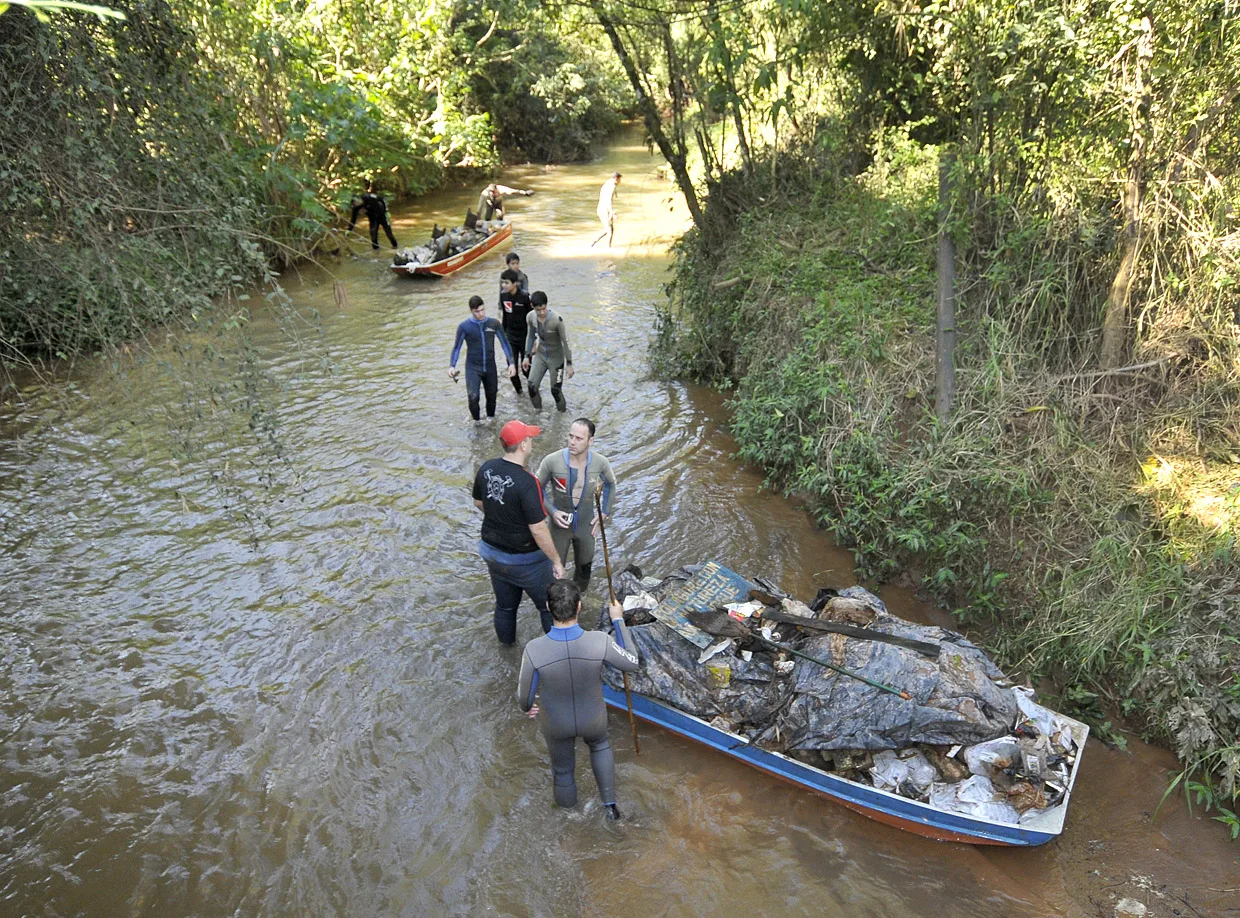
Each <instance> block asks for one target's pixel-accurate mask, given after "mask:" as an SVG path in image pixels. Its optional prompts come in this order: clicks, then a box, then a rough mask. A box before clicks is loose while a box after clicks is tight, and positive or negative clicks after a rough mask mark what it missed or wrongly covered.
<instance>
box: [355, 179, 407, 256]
mask: <svg viewBox="0 0 1240 918" xmlns="http://www.w3.org/2000/svg"><path fill="white" fill-rule="evenodd" d="M352 203H353V214H352V216H350V217H349V232H353V227H354V226H355V225H356V224H357V216H358V214H360V213H361V212H362V211H363V210H364V211H366V219H367V220H368V221H370V247H371V248H372V249H377V248H379V227H383V232H385V233H387V237H388V241H389V242H390V243H392V248H396V237H395V236H393V235H392V224H390V223H388V209H387V201H385V200H383V196H382V195H379V194H375V186H374V185H371V186H370V187H369V188H367V189H366V193H365V194H362V195H355V196H354V198H353V201H352Z"/></svg>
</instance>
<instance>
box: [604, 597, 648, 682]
mask: <svg viewBox="0 0 1240 918" xmlns="http://www.w3.org/2000/svg"><path fill="white" fill-rule="evenodd" d="M607 614H608V615H609V616H611V626H612V628H613V629H614V631H615V635H616V636H615V638H614V640H610V641H608V642H607V650H606V652H605V653H604V655H603V662H604V663H610V664H611V665H612V666H614V667H615V668H616V669H618V670H620V671H621V672H622V673H631V672H633V671H634V670H635V669H637V667H638V666H640V665H641V661H640V660H638V658H637V645H636V644H635V643H634V642H633V638H632V637H631V636H630V635H629V629H628V627H627V626H626V625H625V624H624V608H623V607H622V606H621V605H620V603H618V602H613V603H612V604H611V606H610V607H609V608H608V610H607Z"/></svg>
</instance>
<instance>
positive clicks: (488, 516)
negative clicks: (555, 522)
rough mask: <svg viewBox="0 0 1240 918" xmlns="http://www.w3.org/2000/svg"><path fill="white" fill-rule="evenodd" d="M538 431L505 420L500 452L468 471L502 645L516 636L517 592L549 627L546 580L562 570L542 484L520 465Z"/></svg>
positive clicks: (527, 458)
mask: <svg viewBox="0 0 1240 918" xmlns="http://www.w3.org/2000/svg"><path fill="white" fill-rule="evenodd" d="M541 432H542V431H541V430H540V429H539V428H537V427H535V426H534V425H532V424H523V423H522V422H520V421H509V422H508V423H507V424H505V425H504V426H503V427H502V428H501V429H500V432H499V439H500V442H501V443H503V444H504V455H503V456H501V457H499V458H498V459H491V460H489V461H487V462H484V463H483V464H482V468H480V469H478V474H477V475H476V476H474V505H475V506H477V508H478V509H479V510H481V511H482V538H481V540H480V541H479V542H478V554H480V555H481V556H482V560H483V561H485V562H486V565H487V571H488V572H489V573H490V574H491V588H492V589H493V590H494V591H495V635H496V637H498V638H499V640H500V643H501V644H504V645H507V646H511V645H512V644H514V643H515V642H516V640H517V609H518V607H519V606H520V605H521V594H522V593H525V594H526V595H528V596H529V597H530V599H531V600H532V601H533V603H534V605H535V606H536V607H537V609H538V614H539V617H540V618H541V619H542V629H543V632H544V633H545V632H548V631H550V630H551V624H552V618H551V611H550V610H549V609H548V608H547V586H548V585H549V584H550V583H551V581H552V580H558V579H560V578H561V577H563V576H564V565H563V564H561V563H560V555H559V552H557V551H556V550H555V543H554V542H553V541H552V540H551V531H550V529H549V528H548V527H547V508H546V506H545V505H544V504H543V495H542V488H541V487H540V486H539V484H538V479H537V478H535V477H534V476H533V475H532V474H530V472H529V470H528V469H527V468H526V466H527V465H528V463H529V461H530V454H531V453H532V452H533V451H534V440H533V438H534V437H536V436H538V435H539V434H540V433H541Z"/></svg>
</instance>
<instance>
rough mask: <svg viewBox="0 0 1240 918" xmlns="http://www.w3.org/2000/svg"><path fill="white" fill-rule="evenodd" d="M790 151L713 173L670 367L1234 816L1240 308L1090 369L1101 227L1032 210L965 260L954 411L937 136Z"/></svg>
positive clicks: (774, 462)
mask: <svg viewBox="0 0 1240 918" xmlns="http://www.w3.org/2000/svg"><path fill="white" fill-rule="evenodd" d="M781 163H782V164H781V165H780V166H779V167H778V168H777V169H776V171H775V175H776V180H775V181H774V182H766V181H764V182H762V183H757V182H753V181H745V180H742V179H741V178H739V177H738V176H725V179H724V181H723V182H722V183H720V184H719V185H717V186H716V187H715V188H713V189H712V192H711V195H710V198H709V200H708V203H707V219H706V220H704V221H703V225H702V227H701V228H699V229H696V230H694V231H693V232H692V233H690V234H689V235H688V236H687V237H686V238H685V240H684V241H683V242H682V245H681V249H680V253H679V264H678V271H677V277H676V280H675V283H674V284H673V285H672V288H671V297H670V300H669V304H668V306H667V308H666V312H665V314H664V316H663V324H662V334H661V338H660V343H659V356H660V359H661V360H663V361H664V362H665V364H666V366H667V368H668V369H669V370H670V371H672V372H678V373H682V374H687V375H691V376H695V377H697V378H701V379H706V380H709V381H711V382H713V383H715V384H716V385H719V386H722V387H725V388H730V389H732V390H734V393H735V395H734V398H733V401H732V410H733V412H734V417H733V429H734V431H735V434H736V436H737V438H738V442H739V443H740V446H741V454H742V455H743V457H744V458H746V459H748V460H751V461H753V462H755V463H757V464H759V465H761V466H762V467H763V468H765V469H766V470H767V472H768V473H769V480H770V482H771V483H772V484H773V485H775V486H778V487H780V488H782V489H785V490H787V491H790V492H797V493H800V494H802V495H804V496H805V497H807V498H808V500H809V501H810V505H811V506H812V507H813V509H814V512H815V514H816V516H817V518H818V520H819V521H820V522H821V524H822V525H823V526H824V527H825V528H827V529H829V530H830V531H831V532H832V533H833V535H834V536H835V538H836V539H837V540H838V541H839V542H840V543H841V544H843V545H846V546H851V547H852V548H853V550H854V552H855V556H856V562H857V567H858V570H859V572H860V573H862V574H863V575H864V576H867V577H870V578H875V579H877V580H880V581H881V580H883V579H889V578H891V577H893V576H895V575H896V574H897V572H904V571H907V572H912V573H913V574H914V576H915V577H916V579H917V580H918V582H919V583H920V585H921V586H922V587H923V588H924V589H925V590H926V591H928V592H929V593H931V594H933V595H934V596H935V597H936V598H937V599H939V600H940V601H941V602H943V603H945V604H946V605H947V606H948V607H949V608H951V609H952V610H953V611H954V613H955V614H956V615H957V616H958V617H959V618H960V619H961V620H962V621H963V622H966V623H983V622H984V623H985V624H986V630H987V633H988V635H989V640H990V643H991V645H992V649H993V650H994V651H995V652H996V653H997V655H998V656H999V657H1000V658H1001V659H1002V662H1003V664H1004V665H1005V666H1006V667H1008V668H1010V669H1013V670H1016V671H1019V672H1022V673H1024V674H1026V675H1028V676H1030V677H1031V678H1035V679H1036V678H1039V677H1043V676H1049V677H1052V678H1053V679H1054V682H1055V684H1056V685H1058V686H1059V687H1060V688H1061V691H1062V696H1063V697H1062V698H1061V699H1059V702H1060V703H1061V704H1063V705H1064V706H1065V707H1069V708H1072V709H1075V710H1077V711H1080V712H1082V713H1084V714H1085V715H1086V717H1087V718H1088V719H1090V720H1091V721H1092V722H1093V723H1094V724H1095V725H1096V726H1097V727H1099V728H1100V733H1101V734H1102V735H1103V737H1104V738H1105V737H1111V738H1117V733H1116V730H1115V728H1114V727H1113V725H1112V723H1111V722H1110V721H1111V719H1112V718H1114V717H1115V716H1117V715H1118V716H1119V717H1122V718H1123V721H1124V723H1125V724H1127V725H1131V726H1133V727H1135V728H1137V729H1139V730H1140V731H1141V732H1142V733H1143V734H1144V735H1146V736H1148V737H1150V738H1153V739H1155V740H1158V741H1160V742H1163V743H1166V744H1168V745H1169V746H1171V747H1172V748H1173V749H1174V750H1175V751H1176V753H1177V754H1178V755H1179V757H1180V759H1181V761H1182V762H1183V763H1184V766H1185V769H1186V773H1187V775H1188V777H1189V781H1186V782H1185V786H1186V787H1187V786H1188V785H1189V784H1190V783H1192V784H1193V787H1194V789H1205V790H1204V791H1202V792H1201V793H1202V794H1205V795H1207V796H1209V802H1211V803H1212V804H1213V806H1214V810H1213V812H1214V814H1215V815H1216V816H1218V817H1219V818H1220V819H1221V820H1223V821H1225V822H1227V823H1228V825H1229V827H1230V828H1231V830H1232V831H1233V833H1234V832H1235V831H1237V830H1238V829H1240V825H1238V824H1237V822H1236V818H1235V816H1234V815H1233V811H1234V810H1235V800H1236V795H1237V789H1238V788H1237V777H1238V776H1240V744H1238V743H1237V739H1236V737H1237V731H1238V728H1240V578H1238V576H1237V573H1236V570H1237V563H1236V560H1237V559H1236V544H1235V539H1236V532H1237V529H1238V526H1240V411H1238V406H1240V379H1238V374H1237V370H1240V364H1237V354H1238V353H1240V352H1238V351H1237V346H1236V341H1237V335H1236V328H1235V326H1234V324H1233V325H1231V327H1230V328H1227V327H1225V324H1226V323H1224V325H1223V326H1220V327H1219V329H1218V330H1217V333H1216V334H1214V335H1213V336H1212V337H1209V338H1207V339H1205V340H1202V339H1203V338H1204V336H1205V333H1203V332H1201V331H1200V330H1194V333H1193V335H1187V334H1178V335H1177V334H1175V333H1174V330H1173V329H1172V330H1168V329H1170V325H1169V324H1168V322H1169V320H1168V319H1167V318H1165V316H1166V314H1168V313H1170V312H1171V311H1172V306H1173V305H1174V304H1168V305H1167V307H1166V308H1164V309H1163V310H1162V316H1163V318H1160V319H1159V320H1158V321H1161V322H1162V323H1163V325H1162V328H1163V329H1164V331H1162V332H1160V333H1159V334H1157V335H1155V334H1151V335H1147V336H1146V337H1145V339H1144V341H1143V344H1142V347H1143V348H1144V350H1143V351H1141V352H1140V353H1139V354H1138V359H1137V360H1134V361H1133V363H1134V364H1151V365H1150V366H1146V367H1144V368H1141V369H1137V370H1133V371H1127V372H1124V373H1114V374H1113V373H1100V372H1095V371H1094V370H1092V369H1091V368H1090V363H1089V360H1088V358H1087V355H1086V353H1085V352H1086V350H1087V348H1085V347H1083V346H1082V345H1081V339H1080V337H1071V340H1069V338H1070V336H1067V335H1064V334H1062V333H1061V330H1060V329H1058V328H1056V327H1054V321H1069V322H1071V321H1075V320H1072V319H1068V320H1063V319H1062V315H1063V312H1062V311H1060V312H1057V313H1055V315H1057V316H1059V317H1060V318H1059V319H1057V320H1052V319H1051V318H1050V317H1051V315H1052V312H1051V310H1050V309H1049V308H1048V301H1049V300H1052V299H1059V300H1061V301H1062V300H1064V299H1065V298H1075V299H1077V300H1078V302H1080V303H1083V304H1084V305H1079V306H1078V307H1076V308H1078V309H1079V311H1081V312H1082V314H1085V313H1088V312H1089V310H1090V309H1094V310H1095V311H1097V318H1096V321H1097V322H1100V309H1099V308H1098V307H1097V306H1096V305H1092V306H1091V305H1090V298H1091V297H1095V298H1097V297H1098V295H1099V292H1100V293H1101V298H1103V299H1104V298H1105V291H1106V282H1107V278H1108V276H1109V272H1113V270H1114V262H1113V259H1112V258H1111V256H1110V254H1109V251H1108V248H1107V246H1106V245H1105V244H1103V245H1099V244H1098V243H1097V241H1096V240H1090V239H1088V238H1086V234H1083V233H1081V232H1080V230H1079V225H1080V221H1079V219H1078V221H1077V228H1076V229H1075V230H1074V234H1072V235H1069V234H1066V233H1064V232H1063V231H1062V226H1059V225H1056V224H1055V223H1053V222H1042V223H1038V222H1033V221H1031V222H1029V223H1026V224H1024V225H1020V226H1016V227H1014V228H1013V229H1011V230H1010V231H1007V232H1005V233H1003V234H999V235H997V237H996V242H995V243H994V245H993V246H992V247H991V248H990V250H989V251H988V252H986V253H985V257H981V256H977V257H973V258H972V259H971V260H970V259H968V258H966V259H964V264H963V265H962V275H961V278H960V284H959V287H960V289H961V291H962V297H963V299H962V303H961V307H960V312H959V316H958V325H957V328H958V335H959V344H958V354H957V366H958V373H959V381H960V389H959V394H958V400H957V404H956V408H955V411H954V414H953V415H952V418H951V420H950V421H949V422H946V423H940V422H938V421H936V420H935V419H934V416H933V407H934V395H935V393H934V312H935V286H934V285H935V273H934V271H935V262H934V258H935V232H936V223H935V204H936V201H935V194H936V190H937V182H936V169H937V151H936V150H935V149H934V148H933V147H922V146H919V145H917V144H914V143H911V142H909V141H908V140H907V138H902V137H900V136H899V135H892V136H890V137H889V138H887V140H886V141H885V142H884V144H882V145H881V146H880V152H879V155H878V156H877V158H876V159H875V161H874V162H873V164H872V165H870V167H869V168H868V169H866V170H865V171H864V172H862V173H861V174H860V175H850V174H847V173H845V172H843V171H841V170H839V169H838V168H837V167H836V165H835V161H834V160H833V159H832V157H830V156H828V155H825V154H822V153H815V154H813V155H802V156H799V157H796V156H784V157H783V159H782V160H781ZM1094 302H1095V304H1096V302H1097V300H1095V301H1094ZM1150 321H1151V322H1153V321H1154V320H1152V319H1151V320H1150ZM1092 322H1095V318H1094V317H1091V316H1090V315H1084V317H1083V318H1082V319H1081V320H1080V322H1079V323H1078V324H1079V325H1080V326H1082V327H1085V328H1087V329H1088V328H1089V327H1090V324H1091V323H1092ZM1190 338H1194V339H1195V340H1196V341H1197V344H1196V345H1194V344H1193V343H1192V342H1191V341H1190V340H1189V339H1190ZM1155 361H1157V362H1155Z"/></svg>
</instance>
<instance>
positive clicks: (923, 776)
mask: <svg viewBox="0 0 1240 918" xmlns="http://www.w3.org/2000/svg"><path fill="white" fill-rule="evenodd" d="M870 778H871V780H872V781H873V782H874V786H875V787H877V788H878V789H879V790H886V791H894V792H896V793H898V792H899V790H900V788H901V787H902V786H903V785H904V784H906V783H907V784H909V785H911V786H912V788H913V789H914V790H916V791H917V793H918V795H922V794H925V793H926V791H928V790H929V789H930V785H932V784H933V783H934V782H935V781H937V780H938V779H939V773H938V770H937V769H935V767H934V766H933V765H931V764H930V761H929V760H928V759H927V758H926V757H925V756H924V755H922V754H921V753H920V752H918V751H916V750H913V751H911V752H907V751H906V752H904V753H903V754H899V753H895V752H892V751H890V750H884V751H883V752H879V753H875V755H874V767H873V768H872V769H871V770H870Z"/></svg>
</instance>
